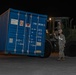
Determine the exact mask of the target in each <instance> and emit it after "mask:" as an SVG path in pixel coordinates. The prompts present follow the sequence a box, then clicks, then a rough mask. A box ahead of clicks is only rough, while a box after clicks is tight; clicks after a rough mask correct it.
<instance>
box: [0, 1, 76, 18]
mask: <svg viewBox="0 0 76 75" xmlns="http://www.w3.org/2000/svg"><path fill="white" fill-rule="evenodd" d="M75 3H76V2H75ZM9 8H14V9H18V10H23V11H28V12H34V13H40V14H45V15H48V16H55V17H56V16H66V17H76V4H74V2H72V1H67V0H0V14H1V13H3V12H4V11H6V10H7V9H9Z"/></svg>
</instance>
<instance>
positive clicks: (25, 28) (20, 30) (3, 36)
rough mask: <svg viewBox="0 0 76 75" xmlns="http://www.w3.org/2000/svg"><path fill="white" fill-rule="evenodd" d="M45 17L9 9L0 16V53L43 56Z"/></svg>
mask: <svg viewBox="0 0 76 75" xmlns="http://www.w3.org/2000/svg"><path fill="white" fill-rule="evenodd" d="M46 22H47V15H42V14H37V13H31V12H26V11H21V10H16V9H12V8H9V9H8V10H7V11H5V12H4V13H3V14H1V15H0V51H3V52H5V53H6V54H20V55H32V56H44V48H45V37H46V36H45V33H46Z"/></svg>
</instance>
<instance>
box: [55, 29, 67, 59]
mask: <svg viewBox="0 0 76 75" xmlns="http://www.w3.org/2000/svg"><path fill="white" fill-rule="evenodd" d="M58 33H59V34H58V36H56V35H55V34H54V35H55V38H56V39H58V45H59V59H58V60H65V55H64V47H65V43H66V40H65V36H64V35H63V34H62V29H59V30H58Z"/></svg>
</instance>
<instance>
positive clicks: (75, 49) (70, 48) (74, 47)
mask: <svg viewBox="0 0 76 75" xmlns="http://www.w3.org/2000/svg"><path fill="white" fill-rule="evenodd" d="M64 53H65V56H70V57H75V56H76V41H70V42H68V43H66V47H65V50H64Z"/></svg>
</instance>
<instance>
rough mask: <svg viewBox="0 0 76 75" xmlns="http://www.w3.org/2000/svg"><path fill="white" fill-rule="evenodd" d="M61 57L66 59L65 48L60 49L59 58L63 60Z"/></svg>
mask: <svg viewBox="0 0 76 75" xmlns="http://www.w3.org/2000/svg"><path fill="white" fill-rule="evenodd" d="M61 57H63V58H64V57H65V55H64V47H60V48H59V58H61Z"/></svg>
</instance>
